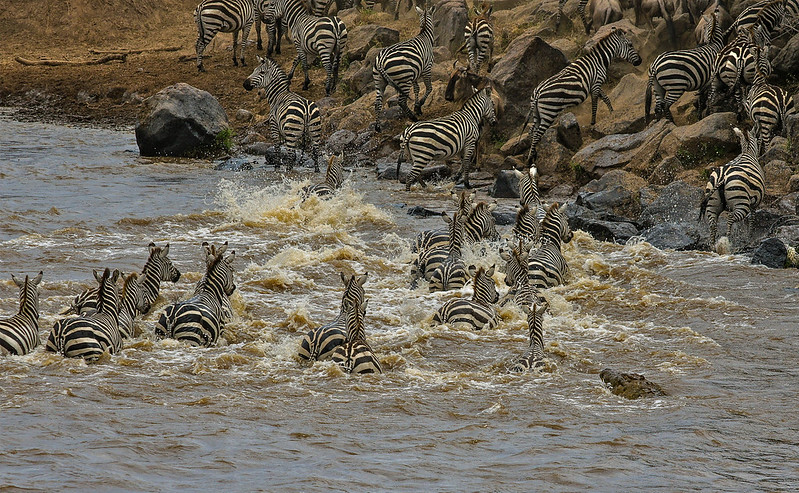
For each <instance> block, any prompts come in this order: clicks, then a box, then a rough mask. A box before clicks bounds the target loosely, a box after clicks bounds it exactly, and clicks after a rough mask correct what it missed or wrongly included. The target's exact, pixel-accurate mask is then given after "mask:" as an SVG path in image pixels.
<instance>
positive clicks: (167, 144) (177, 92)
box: [136, 82, 230, 156]
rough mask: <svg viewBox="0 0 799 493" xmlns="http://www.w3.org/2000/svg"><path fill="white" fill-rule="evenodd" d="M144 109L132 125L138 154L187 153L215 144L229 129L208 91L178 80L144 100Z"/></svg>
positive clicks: (224, 116) (225, 115)
mask: <svg viewBox="0 0 799 493" xmlns="http://www.w3.org/2000/svg"><path fill="white" fill-rule="evenodd" d="M146 104H147V111H146V114H145V115H144V117H143V118H141V119H140V120H139V122H138V124H137V125H136V144H138V146H139V152H140V153H141V155H142V156H159V155H160V156H187V155H193V154H196V153H198V152H207V151H209V150H212V149H213V148H214V147H215V146H216V139H217V136H218V135H219V134H220V133H221V132H222V131H223V130H228V129H230V124H229V122H228V118H227V114H226V113H225V109H224V108H223V107H222V105H221V104H219V101H217V100H216V98H214V97H213V96H212V95H211V94H210V93H208V92H206V91H203V90H200V89H197V88H195V87H192V86H190V85H188V84H185V83H183V82H180V83H178V84H175V85H173V86H169V87H167V88H165V89H162V90H161V91H159V92H158V93H156V94H155V95H153V96H152V97H150V98H148V99H147V102H146Z"/></svg>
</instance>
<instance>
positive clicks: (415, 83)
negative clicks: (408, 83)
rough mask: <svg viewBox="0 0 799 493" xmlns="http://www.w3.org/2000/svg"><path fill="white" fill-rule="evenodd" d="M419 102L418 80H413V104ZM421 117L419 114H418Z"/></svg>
mask: <svg viewBox="0 0 799 493" xmlns="http://www.w3.org/2000/svg"><path fill="white" fill-rule="evenodd" d="M418 102H419V80H418V79H414V81H413V104H414V105H415V104H416V103H418ZM419 114H420V115H421V113H419Z"/></svg>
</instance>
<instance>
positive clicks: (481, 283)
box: [469, 265, 499, 303]
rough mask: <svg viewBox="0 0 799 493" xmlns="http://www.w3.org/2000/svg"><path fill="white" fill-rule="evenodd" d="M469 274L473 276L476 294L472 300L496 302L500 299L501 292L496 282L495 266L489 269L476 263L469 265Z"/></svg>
mask: <svg viewBox="0 0 799 493" xmlns="http://www.w3.org/2000/svg"><path fill="white" fill-rule="evenodd" d="M469 275H470V276H472V280H473V281H472V282H473V283H474V295H473V296H472V300H474V301H480V302H483V303H496V302H497V301H499V293H498V292H497V285H496V284H494V278H493V277H491V276H493V275H494V266H493V265H492V266H491V267H490V268H489V269H485V268H483V267H480V268H479V269H478V268H476V267H475V266H474V265H470V266H469Z"/></svg>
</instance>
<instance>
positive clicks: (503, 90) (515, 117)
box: [456, 29, 569, 145]
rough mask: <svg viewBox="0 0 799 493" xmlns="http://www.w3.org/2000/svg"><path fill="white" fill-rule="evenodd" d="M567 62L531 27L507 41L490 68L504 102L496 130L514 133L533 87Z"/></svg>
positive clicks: (523, 116)
mask: <svg viewBox="0 0 799 493" xmlns="http://www.w3.org/2000/svg"><path fill="white" fill-rule="evenodd" d="M456 49H457V47H456ZM568 63H569V62H568V60H567V59H566V57H565V56H564V55H563V53H561V52H560V51H559V50H557V49H555V48H553V47H552V46H550V45H549V44H547V42H546V41H544V40H543V39H541V38H540V37H538V36H536V35H535V34H534V29H529V30H527V31H525V32H524V33H523V34H521V35H520V36H518V37H517V38H515V39H514V40H513V41H511V43H510V45H508V48H507V49H506V50H505V55H503V57H502V59H501V60H499V61H498V62H497V63H496V65H494V68H493V69H492V70H491V78H492V80H493V81H494V87H495V88H496V89H497V93H498V94H499V96H500V99H502V100H503V101H504V102H505V111H504V112H503V114H502V115H501V117H500V121H499V125H498V127H497V132H498V133H499V134H501V135H502V136H503V137H506V138H507V137H510V136H516V135H518V127H520V126H521V125H522V123H524V120H525V117H526V116H527V113H528V111H529V109H530V96H531V95H532V93H533V89H535V87H536V86H537V85H538V84H539V83H540V82H541V81H543V80H545V79H547V78H548V77H551V76H552V75H555V74H556V73H558V72H559V71H560V70H561V69H563V68H564V67H565V66H566V65H568ZM528 145H529V144H528Z"/></svg>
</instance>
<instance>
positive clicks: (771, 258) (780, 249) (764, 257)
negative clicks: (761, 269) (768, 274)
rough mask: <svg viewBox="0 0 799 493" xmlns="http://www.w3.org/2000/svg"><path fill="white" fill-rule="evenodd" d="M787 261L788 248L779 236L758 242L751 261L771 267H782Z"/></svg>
mask: <svg viewBox="0 0 799 493" xmlns="http://www.w3.org/2000/svg"><path fill="white" fill-rule="evenodd" d="M787 261H788V248H787V247H786V246H785V243H783V242H782V240H781V239H779V238H767V239H765V240H763V241H761V242H760V245H758V246H757V248H756V249H755V251H754V253H753V254H752V263H753V264H760V265H765V266H766V267H771V268H772V269H782V268H784V267H785V264H786V262H787Z"/></svg>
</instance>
